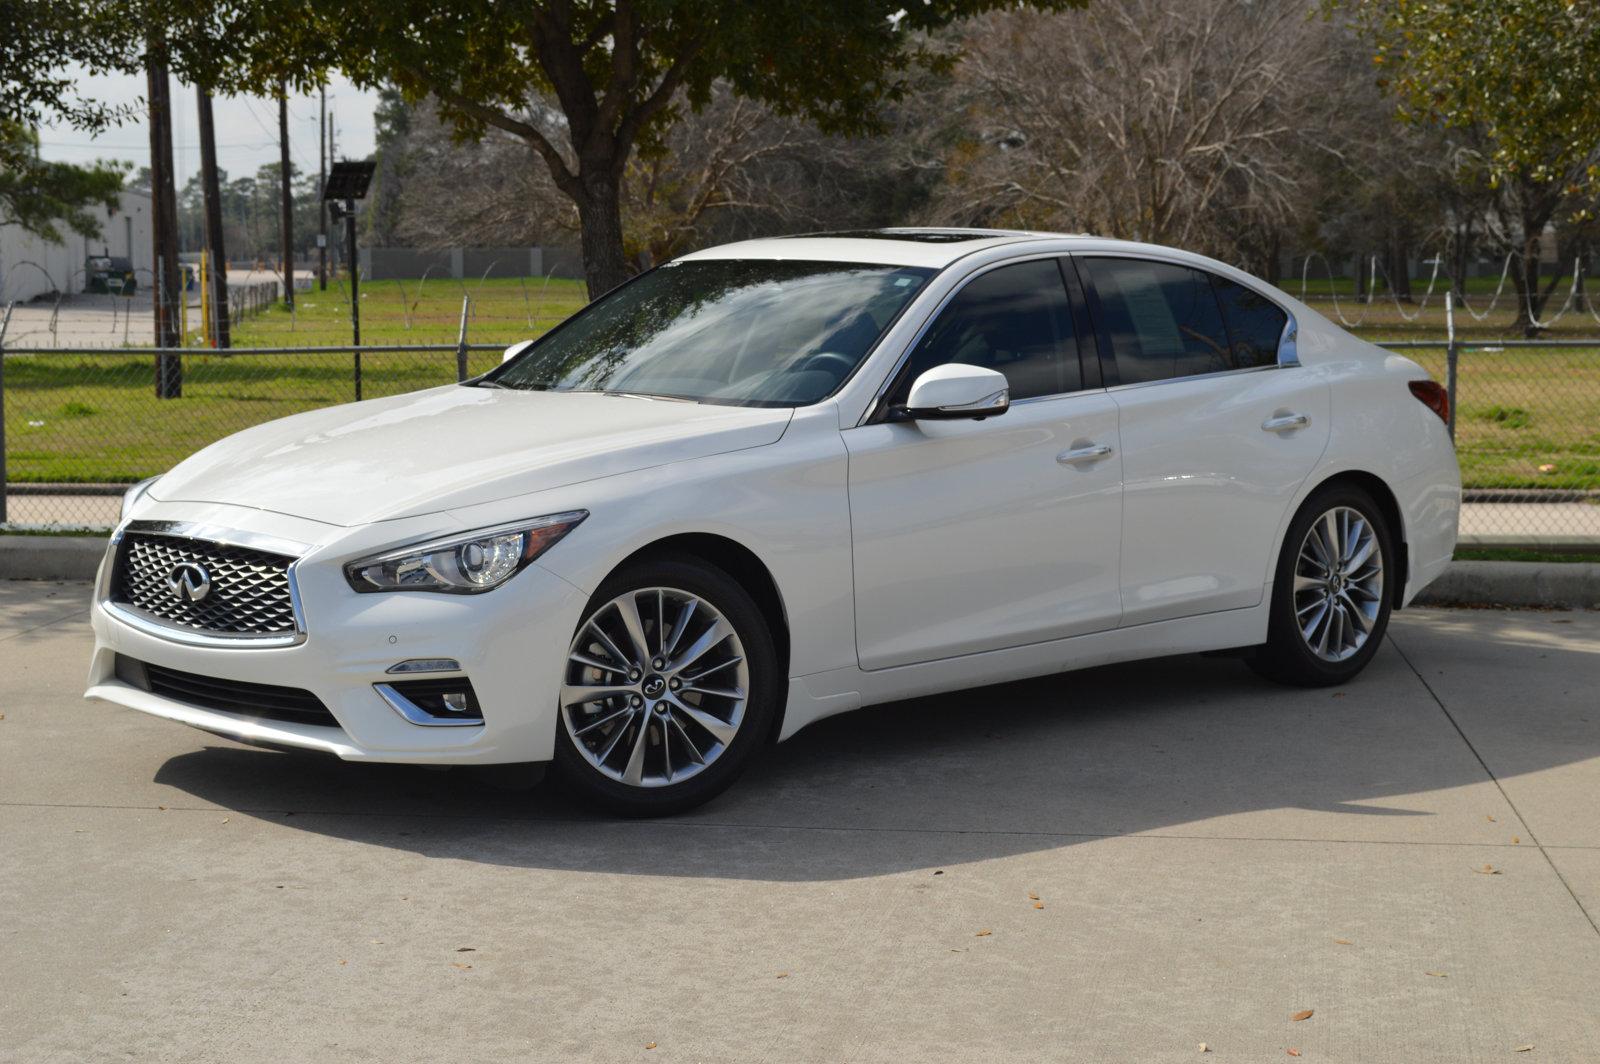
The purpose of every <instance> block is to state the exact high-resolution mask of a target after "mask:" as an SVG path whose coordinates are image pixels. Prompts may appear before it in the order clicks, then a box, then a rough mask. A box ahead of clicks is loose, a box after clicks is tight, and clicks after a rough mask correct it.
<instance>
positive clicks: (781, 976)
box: [778, 972, 789, 979]
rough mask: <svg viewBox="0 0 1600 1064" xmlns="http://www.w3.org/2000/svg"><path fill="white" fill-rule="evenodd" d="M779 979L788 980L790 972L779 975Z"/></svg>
mask: <svg viewBox="0 0 1600 1064" xmlns="http://www.w3.org/2000/svg"><path fill="white" fill-rule="evenodd" d="M778 978H779V979H787V978H789V973H788V972H779V973H778Z"/></svg>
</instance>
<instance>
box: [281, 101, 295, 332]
mask: <svg viewBox="0 0 1600 1064" xmlns="http://www.w3.org/2000/svg"><path fill="white" fill-rule="evenodd" d="M278 170H279V176H280V177H281V178H282V181H281V184H282V185H283V220H282V224H281V225H280V226H279V228H278V232H279V236H278V247H279V248H280V249H281V252H282V254H281V256H280V257H281V258H282V259H283V302H284V305H285V306H287V307H288V308H289V309H290V310H293V309H294V185H293V183H292V182H291V181H290V179H289V85H288V83H287V82H282V81H280V82H278Z"/></svg>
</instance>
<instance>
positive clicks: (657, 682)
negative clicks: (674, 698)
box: [644, 676, 667, 698]
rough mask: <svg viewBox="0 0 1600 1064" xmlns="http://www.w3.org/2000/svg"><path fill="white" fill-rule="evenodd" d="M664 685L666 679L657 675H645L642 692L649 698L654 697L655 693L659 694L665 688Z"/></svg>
mask: <svg viewBox="0 0 1600 1064" xmlns="http://www.w3.org/2000/svg"><path fill="white" fill-rule="evenodd" d="M666 686H667V681H665V680H663V679H662V678H661V677H659V676H650V677H646V679H645V681H644V693H645V694H647V695H649V696H650V697H651V698H654V697H655V696H656V695H659V694H660V693H661V692H662V691H663V690H665V689H666Z"/></svg>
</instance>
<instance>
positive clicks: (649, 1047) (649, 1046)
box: [644, 1042, 656, 1049]
mask: <svg viewBox="0 0 1600 1064" xmlns="http://www.w3.org/2000/svg"><path fill="white" fill-rule="evenodd" d="M644 1047H645V1048H646V1049H654V1048H655V1047H656V1044H655V1043H654V1042H646V1043H645V1044H644Z"/></svg>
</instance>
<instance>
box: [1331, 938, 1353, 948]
mask: <svg viewBox="0 0 1600 1064" xmlns="http://www.w3.org/2000/svg"><path fill="white" fill-rule="evenodd" d="M1333 944H1334V945H1335V946H1353V945H1355V943H1354V942H1351V941H1350V940H1349V939H1348V938H1336V939H1334V940H1333Z"/></svg>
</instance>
